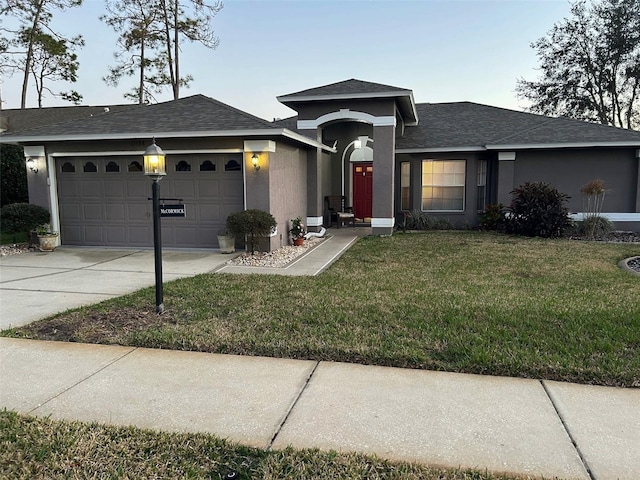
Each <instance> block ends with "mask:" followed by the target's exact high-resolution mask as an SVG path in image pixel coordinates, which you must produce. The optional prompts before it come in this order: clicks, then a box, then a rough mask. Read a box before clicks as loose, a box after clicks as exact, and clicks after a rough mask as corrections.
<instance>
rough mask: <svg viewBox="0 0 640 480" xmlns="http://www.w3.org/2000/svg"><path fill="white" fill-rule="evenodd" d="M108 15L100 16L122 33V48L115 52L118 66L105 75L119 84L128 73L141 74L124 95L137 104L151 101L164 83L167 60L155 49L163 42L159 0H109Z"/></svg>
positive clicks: (107, 2)
mask: <svg viewBox="0 0 640 480" xmlns="http://www.w3.org/2000/svg"><path fill="white" fill-rule="evenodd" d="M106 8H107V12H108V14H107V15H102V16H101V17H100V19H101V20H102V21H103V22H105V23H106V24H107V25H109V26H110V27H112V28H113V29H114V30H115V31H116V32H118V33H119V34H120V36H119V38H118V46H119V47H120V50H119V51H118V52H116V53H115V54H114V56H115V58H116V61H117V63H116V65H115V66H111V67H109V75H107V76H106V77H104V79H103V80H104V81H105V82H106V83H107V84H108V85H113V86H117V85H118V83H119V82H120V80H121V79H122V78H123V77H125V76H133V75H136V74H137V75H138V85H137V87H134V88H133V90H132V91H131V92H129V93H126V94H125V95H124V96H125V98H129V99H132V100H134V101H136V102H137V103H141V104H142V103H149V102H150V101H151V100H152V99H153V94H154V93H159V91H160V90H161V89H162V85H159V84H158V80H157V79H158V77H159V76H161V75H162V70H163V69H164V66H165V63H166V62H161V61H159V60H158V59H157V58H154V55H155V54H154V49H156V48H158V47H159V46H161V45H162V30H161V25H160V18H159V16H158V13H157V12H158V11H159V10H160V5H159V2H158V0H106Z"/></svg>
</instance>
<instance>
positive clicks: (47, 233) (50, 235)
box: [36, 223, 58, 252]
mask: <svg viewBox="0 0 640 480" xmlns="http://www.w3.org/2000/svg"><path fill="white" fill-rule="evenodd" d="M36 233H37V235H38V241H39V242H40V251H41V252H53V251H54V250H55V249H56V245H57V238H58V233H57V232H53V231H51V225H49V224H48V223H45V224H43V225H38V226H37V227H36Z"/></svg>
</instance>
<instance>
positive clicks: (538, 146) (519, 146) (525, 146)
mask: <svg viewBox="0 0 640 480" xmlns="http://www.w3.org/2000/svg"><path fill="white" fill-rule="evenodd" d="M594 147H633V148H639V147H640V139H639V140H638V141H633V142H632V141H615V142H564V143H504V144H487V145H486V149H487V150H544V149H552V148H594Z"/></svg>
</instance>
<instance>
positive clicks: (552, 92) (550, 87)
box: [516, 0, 640, 128]
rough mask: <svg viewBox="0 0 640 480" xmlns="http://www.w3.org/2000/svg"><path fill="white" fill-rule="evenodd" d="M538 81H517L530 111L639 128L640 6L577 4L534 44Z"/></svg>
mask: <svg viewBox="0 0 640 480" xmlns="http://www.w3.org/2000/svg"><path fill="white" fill-rule="evenodd" d="M531 46H532V48H534V49H535V50H536V52H537V56H538V58H539V60H540V70H541V76H540V78H539V79H538V80H536V81H527V80H525V79H522V78H521V79H519V80H518V81H517V85H516V92H517V96H518V98H521V99H525V100H528V101H530V102H531V105H530V107H529V110H531V111H533V112H536V113H541V114H544V115H552V116H555V115H563V116H567V117H571V118H576V119H580V120H587V121H592V122H599V123H602V124H604V125H614V126H618V127H623V128H638V127H639V126H640V2H639V1H638V0H592V1H591V3H589V4H587V2H586V0H579V1H577V2H576V3H574V4H573V5H572V7H571V15H570V17H569V18H565V19H563V20H562V21H560V22H559V23H556V24H555V25H554V26H553V28H552V29H551V30H550V31H549V32H548V33H547V35H546V36H545V37H542V38H540V39H539V40H537V41H536V42H533V43H532V44H531Z"/></svg>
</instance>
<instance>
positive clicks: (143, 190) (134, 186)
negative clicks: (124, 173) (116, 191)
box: [126, 178, 151, 198]
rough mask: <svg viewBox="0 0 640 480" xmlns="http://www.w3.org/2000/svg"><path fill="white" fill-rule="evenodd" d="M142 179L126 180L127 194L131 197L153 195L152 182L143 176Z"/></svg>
mask: <svg viewBox="0 0 640 480" xmlns="http://www.w3.org/2000/svg"><path fill="white" fill-rule="evenodd" d="M142 180H144V182H142V181H140V180H126V195H127V197H129V198H148V197H150V196H151V182H150V181H149V180H147V179H146V178H143V179H142Z"/></svg>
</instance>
